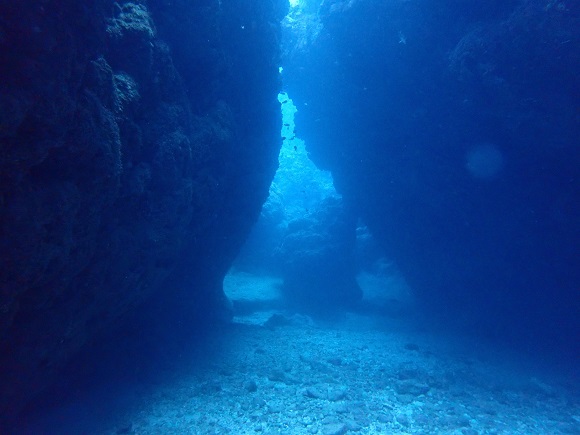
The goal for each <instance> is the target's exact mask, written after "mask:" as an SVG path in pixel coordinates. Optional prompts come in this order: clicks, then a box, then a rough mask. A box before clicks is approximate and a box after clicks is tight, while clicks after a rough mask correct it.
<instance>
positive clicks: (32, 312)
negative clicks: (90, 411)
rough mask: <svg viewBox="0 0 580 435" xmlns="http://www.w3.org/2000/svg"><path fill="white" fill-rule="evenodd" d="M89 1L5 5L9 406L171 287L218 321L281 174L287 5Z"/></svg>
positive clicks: (1, 140)
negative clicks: (226, 285) (233, 272)
mask: <svg viewBox="0 0 580 435" xmlns="http://www.w3.org/2000/svg"><path fill="white" fill-rule="evenodd" d="M89 3H90V4H88V3H86V2H77V1H72V0H65V1H61V2H45V1H41V0H24V1H22V2H18V4H16V3H14V2H8V1H3V0H2V1H1V2H0V54H1V56H2V63H1V65H0V108H1V119H0V313H1V317H0V366H1V367H2V370H0V384H1V385H2V391H1V395H0V413H2V414H4V415H7V414H9V413H10V412H13V411H15V410H17V409H18V408H20V406H21V405H22V404H23V403H25V402H26V401H27V400H29V399H30V398H31V397H32V396H33V395H34V394H36V393H37V392H38V391H40V390H41V389H43V388H44V387H45V386H46V385H48V384H49V383H50V379H51V377H52V375H53V374H54V373H56V372H57V371H58V369H59V368H60V367H62V366H63V364H64V363H65V362H66V361H67V360H68V359H69V358H70V357H71V355H73V354H75V353H76V352H77V351H78V350H79V349H80V348H81V347H82V346H83V345H84V344H85V343H86V342H87V340H88V339H89V338H90V337H91V336H93V335H94V334H95V332H97V331H99V330H102V329H103V328H104V327H106V326H107V325H110V324H111V323H112V322H114V321H115V319H117V318H119V317H120V316H121V315H122V314H123V313H125V312H126V311H127V310H128V309H129V307H133V306H136V304H137V303H139V302H142V301H143V300H145V299H147V298H148V297H149V296H151V295H153V294H155V293H156V292H157V291H158V290H159V289H160V288H162V289H163V298H162V299H163V300H165V301H169V300H171V299H172V298H179V296H177V295H178V294H180V292H186V291H187V295H188V301H189V305H190V306H191V307H192V311H191V312H192V313H193V314H191V316H193V317H195V313H201V312H205V314H211V313H212V312H215V313H216V315H218V311H219V310H220V309H224V308H223V306H222V305H221V301H222V300H223V293H222V290H221V280H222V278H223V275H224V274H225V270H227V268H228V266H229V263H230V262H231V260H232V258H233V256H234V255H235V252H236V251H237V250H238V249H239V246H240V244H241V243H242V241H243V239H244V237H245V235H246V234H247V232H248V231H249V228H251V225H252V224H253V222H254V221H255V220H256V218H257V216H258V214H259V211H260V206H261V204H262V203H263V201H264V200H265V198H266V196H267V193H268V186H269V184H270V182H271V179H272V177H273V175H274V171H275V169H276V166H277V160H276V158H277V152H278V149H277V137H278V122H279V121H278V117H279V115H278V107H277V102H276V94H277V91H278V65H277V59H278V46H277V42H276V41H277V32H278V26H277V24H276V23H278V22H279V20H280V18H281V15H280V13H281V12H282V13H283V9H282V8H281V7H280V4H281V2H266V3H265V4H263V5H262V4H260V5H252V4H249V2H247V1H243V0H240V1H233V2H227V3H228V4H227V7H226V6H224V7H222V6H220V2H218V1H205V2H201V3H203V4H198V3H200V2H194V3H192V2H179V1H176V2H173V6H171V7H170V6H168V5H167V2H161V1H155V0H152V1H150V2H143V1H134V2H128V1H126V2H113V1H108V0H100V1H95V2H89ZM256 9H258V10H259V12H260V13H259V14H256ZM248 16H252V17H253V20H254V24H255V26H253V27H252V26H248V31H247V32H246V34H243V35H240V34H234V33H233V28H232V26H233V23H234V22H235V21H236V20H238V19H242V18H243V17H248ZM192 23H195V24H196V25H192ZM238 33H239V32H238ZM208 41H211V42H209V43H208ZM208 45H210V46H211V47H208ZM184 47H189V48H191V49H192V50H193V49H194V47H195V49H196V50H199V52H198V53H197V56H196V57H195V58H193V60H191V59H190V58H189V57H188V56H189V54H190V53H188V52H184ZM264 59H266V60H267V61H264ZM249 71H252V72H253V73H255V74H253V75H252V76H251V77H250V76H249ZM258 83H259V86H258ZM234 90H235V92H234ZM248 108H250V109H248ZM176 305H179V304H176ZM181 305H187V304H181ZM220 307H222V308H220ZM165 315H170V313H165Z"/></svg>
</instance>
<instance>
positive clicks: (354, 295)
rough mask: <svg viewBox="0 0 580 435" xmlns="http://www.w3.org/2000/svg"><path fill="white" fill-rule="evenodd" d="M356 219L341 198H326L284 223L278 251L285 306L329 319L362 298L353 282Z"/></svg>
mask: <svg viewBox="0 0 580 435" xmlns="http://www.w3.org/2000/svg"><path fill="white" fill-rule="evenodd" d="M355 245H356V218H355V217H354V215H353V214H352V213H351V212H350V211H349V210H348V208H347V207H345V205H344V203H343V202H342V199H340V198H336V197H329V198H326V199H324V200H323V201H321V202H320V204H319V205H318V207H317V208H316V209H315V210H313V211H312V212H311V213H309V214H308V215H306V216H304V217H302V218H297V219H294V220H292V221H290V222H289V223H288V228H287V231H286V235H285V236H284V239H283V241H282V245H281V246H280V249H279V251H278V256H279V257H280V263H281V264H282V266H281V267H282V276H283V278H284V284H283V286H282V292H283V295H284V298H285V299H286V301H287V302H288V304H289V306H290V307H293V308H295V309H298V310H305V311H307V312H312V313H314V314H322V315H328V314H332V313H333V312H335V311H336V310H337V309H341V308H346V307H352V306H353V305H354V304H356V303H357V302H358V301H359V300H360V299H361V297H362V292H361V290H360V288H359V286H358V284H357V282H356V278H355V277H356V262H355V255H354V253H355Z"/></svg>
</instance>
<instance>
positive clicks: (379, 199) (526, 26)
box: [284, 0, 580, 351]
mask: <svg viewBox="0 0 580 435" xmlns="http://www.w3.org/2000/svg"><path fill="white" fill-rule="evenodd" d="M579 12H580V11H579V9H578V5H576V4H575V3H573V2H546V1H536V0H526V1H508V2H503V1H502V2H496V1H494V2H485V4H483V3H481V2H477V1H461V2H459V1H453V0H447V1H443V2H442V1H439V0H438V1H427V2H425V1H421V2H419V1H374V0H359V1H349V2H342V1H330V2H323V5H322V7H321V9H320V11H319V13H318V17H319V18H320V20H321V24H322V30H320V33H319V35H318V37H317V38H316V40H315V41H314V42H313V43H312V44H310V45H306V46H300V44H297V43H296V42H295V40H296V36H295V33H294V36H292V37H290V38H288V39H287V40H288V41H290V43H291V44H292V45H289V46H287V47H286V52H287V53H288V57H287V59H286V60H285V62H284V65H285V68H284V74H285V77H284V82H285V85H286V87H287V89H288V92H289V95H291V96H292V98H293V99H294V101H295V102H296V105H297V107H298V109H299V111H298V114H297V132H298V134H299V135H300V136H301V137H303V138H304V139H305V140H306V143H307V146H308V148H309V151H310V152H311V155H312V158H313V160H315V162H316V163H317V165H319V167H321V168H325V169H331V170H332V173H333V176H334V180H335V185H336V187H337V190H339V192H340V193H342V194H343V196H344V198H345V200H346V201H347V202H349V203H351V204H354V206H355V207H356V208H358V209H359V210H360V214H361V217H362V218H363V220H364V221H365V222H366V223H368V225H369V227H370V228H371V231H372V232H373V234H374V235H375V236H376V237H377V238H378V240H379V241H380V243H381V244H382V246H383V248H384V249H385V250H386V251H387V252H388V253H389V254H390V256H392V258H393V259H394V260H395V262H396V263H397V265H398V266H399V267H400V269H401V271H402V272H403V274H404V275H405V277H406V278H407V279H408V281H409V283H410V285H411V287H413V289H414V290H415V291H416V292H417V294H418V296H419V300H420V301H422V302H423V303H424V305H425V308H426V309H425V314H426V315H433V317H435V318H439V319H444V320H445V322H446V323H447V324H449V323H454V324H456V325H457V326H460V327H461V328H462V330H466V329H468V330H470V331H472V332H476V333H480V334H484V335H486V336H491V337H497V338H501V339H504V340H507V341H511V342H512V343H516V342H517V343H519V345H521V344H524V343H525V344H526V345H530V344H531V345H534V344H537V343H543V344H545V345H549V346H558V345H561V346H562V348H567V349H568V350H570V349H573V350H576V351H578V350H579V349H578V347H577V340H576V338H577V334H578V331H579V330H580V324H579V319H580V300H579V298H578V285H579V283H580V257H579V256H578V246H579V242H580V233H579V231H580V226H579V225H578V223H579V222H580V208H579V207H578V205H577V203H578V198H579V197H580V147H579V142H578V138H579V137H580V122H579V118H578V107H577V106H578V103H577V102H578V100H579V97H580V82H579V79H578V74H577V73H576V71H578V70H579V69H580V34H579V32H578V29H580V18H579V17H580V13H579ZM304 22H306V21H304ZM295 28H296V29H298V31H300V29H299V26H297V25H296V26H295ZM304 47H306V48H304ZM574 348H575V349H574Z"/></svg>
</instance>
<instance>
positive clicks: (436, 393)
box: [45, 276, 580, 435]
mask: <svg viewBox="0 0 580 435" xmlns="http://www.w3.org/2000/svg"><path fill="white" fill-rule="evenodd" d="M232 280H233V281H232ZM260 282H261V284H258V281H257V280H256V279H252V278H251V277H248V276H239V277H237V278H230V281H229V282H228V283H227V285H226V287H228V285H229V286H230V287H231V286H234V287H236V289H237V290H239V288H240V286H241V287H243V286H244V285H245V286H253V288H259V289H260V291H259V294H260V296H257V299H260V298H262V299H264V300H265V299H268V298H273V299H275V298H276V290H275V289H276V286H277V285H278V284H279V283H278V282H277V281H276V280H270V281H268V280H265V281H260ZM268 286H270V290H272V291H271V292H270V293H268V291H265V288H267V287H268ZM237 290H236V291H233V290H231V288H230V296H232V298H233V299H236V298H237V299H238V300H239V299H242V298H244V297H245V296H248V295H245V296H244V294H243V293H244V292H243V289H242V290H241V291H240V292H237ZM266 290H267V289H266ZM264 295H266V296H264ZM254 296H255V295H254ZM248 297H249V298H250V299H251V298H252V296H251V295H250V296H248ZM246 302H247V304H245V305H244V306H245V307H246V308H247V307H248V306H249V307H251V306H254V307H258V308H259V306H260V304H259V303H258V302H259V301H256V300H254V301H247V300H246ZM270 302H272V301H270ZM252 304H253V305H252ZM272 305H275V303H274V304H272V303H264V304H263V305H262V306H264V307H269V309H268V310H265V311H259V310H258V311H256V312H253V313H251V312H250V311H251V310H247V312H246V315H244V316H238V317H236V318H235V319H234V322H233V323H232V324H231V325H230V326H229V327H227V328H226V329H225V330H224V331H221V334H220V335H219V337H220V338H217V339H215V340H214V339H212V340H209V342H208V343H206V344H205V345H204V348H203V350H201V351H200V352H197V353H195V356H191V357H184V359H182V360H180V361H179V362H178V363H176V364H175V367H174V368H173V369H172V368H171V365H169V366H166V367H165V368H164V370H165V371H166V374H165V375H164V376H162V377H161V378H160V379H161V380H159V379H158V380H157V381H156V382H154V383H152V384H150V385H141V386H140V387H138V388H136V387H134V386H127V387H122V386H114V387H110V388H103V389H104V390H105V391H100V392H98V393H97V394H95V396H94V397H92V398H88V399H87V401H86V403H82V402H83V399H82V398H81V399H79V400H77V402H76V403H75V404H74V405H69V407H68V408H69V409H68V410H60V411H59V410H57V411H55V415H56V416H57V417H55V416H54V415H53V416H49V417H48V419H47V421H50V420H51V419H53V422H54V421H56V420H59V421H60V422H61V423H62V426H61V429H60V430H59V429H58V426H55V425H54V424H51V423H48V424H47V423H45V427H49V428H52V429H54V430H55V432H54V433H61V430H62V428H67V431H69V430H70V433H97V434H125V433H126V434H288V435H291V434H297V435H298V434H324V435H336V434H463V435H475V434H580V403H579V400H578V398H579V397H578V388H577V381H578V379H577V378H574V369H573V368H570V367H567V368H565V369H564V368H562V369H560V368H558V367H556V365H557V364H556V365H555V364H554V362H551V363H550V364H551V365H549V367H550V369H546V368H545V367H543V366H542V364H541V363H540V362H538V361H537V360H535V361H534V360H532V359H530V358H529V357H523V356H521V355H518V354H516V353H513V352H510V351H509V350H507V349H503V350H498V349H494V348H491V347H485V346H484V345H482V344H477V343H473V342H470V341H469V340H466V339H459V338H450V337H444V336H441V335H436V334H434V333H429V332H428V331H425V330H421V329H419V328H412V327H409V322H408V321H407V320H406V319H405V318H404V316H402V318H401V316H399V317H392V316H391V317H385V316H371V315H363V314H354V313H350V314H345V315H343V316H341V317H340V318H337V319H333V320H332V321H325V322H320V321H315V320H312V319H311V318H310V317H307V316H303V315H295V314H291V313H284V312H278V311H276V310H272V309H271V306H272ZM123 391H124V392H123ZM115 395H117V396H119V395H122V396H124V397H123V398H122V399H120V398H119V397H116V398H115V399H113V398H112V396H115ZM107 397H109V398H107ZM99 400H100V401H104V402H109V408H110V407H111V403H113V402H114V401H115V400H117V401H118V402H119V406H116V405H115V406H113V408H114V409H115V411H114V412H112V411H111V410H110V409H108V408H107V406H105V405H104V404H103V408H107V411H104V410H101V411H98V410H97V409H96V408H99V405H95V403H96V401H99ZM71 406H72V408H73V409H72V410H71V409H70V407H71ZM59 412H60V416H59ZM99 412H100V413H99ZM75 416H76V417H77V418H75ZM55 419H56V420H55ZM67 419H68V420H69V421H68V422H67V421H66V420H67ZM83 419H84V422H81V421H80V420H83ZM75 420H79V421H78V422H77V423H78V424H79V426H78V427H77V428H75V423H74V421H75ZM90 420H93V421H92V422H90V423H89V421H90ZM48 432H50V431H48ZM48 432H46V433H48Z"/></svg>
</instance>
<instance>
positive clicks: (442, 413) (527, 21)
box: [13, 0, 580, 435]
mask: <svg viewBox="0 0 580 435" xmlns="http://www.w3.org/2000/svg"><path fill="white" fill-rule="evenodd" d="M225 1H227V0H225ZM169 3H171V2H169ZM254 24H255V23H254ZM274 25H275V24H274V23H272V26H274ZM247 26H248V27H247V28H246V24H244V28H243V30H244V31H251V30H252V23H248V24H247ZM278 42H279V43H280V46H281V50H282V56H281V59H280V67H281V68H280V72H279V74H280V77H279V78H280V89H278V94H274V95H272V96H271V99H272V102H273V105H274V104H279V107H280V136H281V139H280V138H278V137H273V138H272V141H273V143H281V148H280V154H279V168H278V171H277V172H276V175H275V177H274V179H273V182H272V185H271V187H270V190H269V196H268V199H267V200H266V202H265V203H264V204H263V206H262V209H261V213H260V216H259V219H258V220H257V222H256V224H255V225H254V227H253V229H252V230H251V232H250V233H249V235H248V237H247V240H246V242H245V244H244V246H243V247H242V248H241V250H240V252H239V253H238V256H237V258H236V259H235V261H233V263H232V264H231V267H230V269H229V271H228V272H227V275H226V276H224V284H223V287H224V293H225V295H226V296H227V298H228V302H227V305H228V307H229V308H230V309H231V319H221V320H222V321H217V320H215V318H214V317H215V316H210V315H209V313H201V314H199V313H198V315H199V317H200V318H194V317H195V316H191V315H190V313H187V312H183V307H180V303H179V301H174V302H170V303H168V305H164V304H163V303H159V304H157V302H159V301H160V300H162V297H161V298H160V296H159V295H158V296H157V297H158V298H160V299H156V300H153V302H151V301H150V302H149V303H150V305H152V306H153V307H154V308H155V307H156V308H157V310H155V309H153V310H152V311H149V310H147V311H146V310H143V312H147V313H150V314H149V317H148V318H139V315H138V313H137V314H135V312H134V314H133V316H130V317H129V318H127V319H125V321H124V322H125V323H122V326H121V328H120V329H115V330H114V331H104V332H102V333H101V334H100V335H99V336H97V337H96V338H95V340H94V341H93V342H91V343H90V345H89V346H87V347H86V348H85V349H84V350H83V351H82V352H81V353H80V354H79V355H77V356H75V357H74V358H73V359H72V360H71V361H70V362H69V364H68V365H67V366H66V368H65V370H64V372H63V373H60V374H59V376H58V379H57V382H55V384H54V386H53V387H51V388H49V389H48V390H47V391H46V392H45V393H43V394H42V395H41V397H39V398H38V399H37V400H36V401H34V402H33V403H31V404H30V405H29V406H28V407H27V408H26V409H25V410H24V411H23V412H22V413H21V414H20V415H19V417H18V418H17V419H16V420H17V421H16V423H15V425H14V427H13V433H15V434H125V433H127V434H182V433H183V434H256V433H264V434H288V435H290V434H320V435H334V434H336V435H338V434H382V433H392V434H435V433H441V434H449V435H476V434H526V435H527V434H580V369H579V367H580V250H579V246H580V205H579V204H580V139H579V138H580V113H579V103H580V79H579V75H578V71H580V6H579V5H578V4H576V2H573V1H551V0H550V1H548V0H543V1H539V0H522V1H503V2H499V1H489V2H485V3H483V2H476V1H455V0H447V1H443V2H437V1H435V0H433V1H431V0H428V1H418V0H358V1H357V0H350V1H348V0H347V1H324V2H320V1H314V0H290V8H289V15H288V16H287V17H286V19H285V20H284V21H283V23H282V32H281V35H280V40H279V41H278ZM245 73H247V71H246V72H245ZM196 86H199V84H196ZM216 92H217V91H216ZM220 92H224V94H227V93H228V92H234V93H235V92H236V90H235V89H234V90H232V89H229V87H228V89H227V90H221V91H220ZM276 100H277V103H276ZM200 104H201V103H200ZM248 104H251V102H249V103H248ZM276 107H277V106H276ZM196 290H197V289H191V291H196ZM161 296H162V295H161ZM184 305H185V304H184ZM149 308H150V307H149ZM180 308H181V310H180ZM151 313H153V314H151ZM206 314H207V318H208V319H210V318H211V321H204V320H207V319H205V318H204V315H206ZM208 323H209V324H208Z"/></svg>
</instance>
